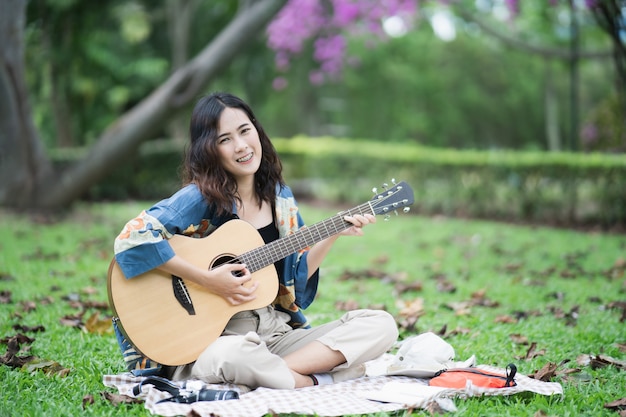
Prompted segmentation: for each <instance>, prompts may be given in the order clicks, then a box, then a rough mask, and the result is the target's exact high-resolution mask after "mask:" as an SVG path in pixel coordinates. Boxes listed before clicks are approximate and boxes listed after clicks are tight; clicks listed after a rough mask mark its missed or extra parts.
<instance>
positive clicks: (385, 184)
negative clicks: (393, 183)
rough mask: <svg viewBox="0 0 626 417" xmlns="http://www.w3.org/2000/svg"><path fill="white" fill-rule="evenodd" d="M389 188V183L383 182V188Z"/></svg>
mask: <svg viewBox="0 0 626 417" xmlns="http://www.w3.org/2000/svg"><path fill="white" fill-rule="evenodd" d="M387 188H389V184H387V183H386V182H384V183H383V189H385V190H386V189H387Z"/></svg>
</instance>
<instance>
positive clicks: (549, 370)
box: [528, 362, 557, 382]
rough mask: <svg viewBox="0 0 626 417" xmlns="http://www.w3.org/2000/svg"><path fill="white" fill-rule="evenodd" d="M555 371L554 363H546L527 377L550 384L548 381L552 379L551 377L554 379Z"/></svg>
mask: <svg viewBox="0 0 626 417" xmlns="http://www.w3.org/2000/svg"><path fill="white" fill-rule="evenodd" d="M556 369H557V365H556V363H552V362H548V363H547V364H545V365H544V367H543V368H541V369H540V370H538V371H536V372H535V373H534V374H530V375H528V376H529V377H531V378H534V379H537V380H539V381H544V382H550V380H551V379H552V377H554V375H555V373H556Z"/></svg>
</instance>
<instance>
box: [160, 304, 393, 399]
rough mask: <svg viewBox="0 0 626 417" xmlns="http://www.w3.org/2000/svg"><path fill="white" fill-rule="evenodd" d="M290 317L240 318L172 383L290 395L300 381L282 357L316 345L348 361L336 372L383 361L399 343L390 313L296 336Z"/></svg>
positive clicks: (267, 312)
mask: <svg viewBox="0 0 626 417" xmlns="http://www.w3.org/2000/svg"><path fill="white" fill-rule="evenodd" d="M287 317H288V316H287V315H286V314H284V313H281V312H278V311H276V310H274V309H273V308H272V307H267V308H263V309H259V310H254V311H245V312H241V313H237V314H236V315H235V316H233V318H232V319H231V320H230V321H229V323H228V325H227V327H226V329H225V330H224V333H223V334H222V336H220V337H219V338H218V339H217V340H216V341H215V342H213V343H212V344H211V345H209V346H208V347H207V348H206V349H205V350H204V352H202V354H201V355H200V357H199V358H198V360H197V361H196V362H194V363H192V364H189V365H186V366H180V367H178V368H176V370H175V372H174V373H173V375H172V376H171V378H172V379H174V380H182V379H187V378H189V377H192V378H196V379H200V380H202V381H204V382H207V383H214V384H215V383H234V384H242V385H246V386H248V387H250V388H252V389H254V388H257V387H267V388H279V389H291V388H294V387H295V381H294V378H293V376H292V374H291V371H290V370H289V368H288V367H287V364H286V362H285V361H284V360H283V359H282V357H283V356H285V355H287V354H289V353H291V352H294V351H296V350H298V349H299V348H301V347H303V346H305V345H307V344H308V343H311V342H312V341H318V342H321V343H323V344H324V345H326V346H328V347H329V348H331V349H333V350H337V351H339V352H341V353H342V354H343V355H344V356H345V358H346V362H345V363H344V364H342V365H339V366H337V367H336V368H335V369H333V371H337V370H340V369H346V368H350V367H353V366H357V365H360V364H362V363H364V362H366V361H369V360H371V359H375V358H377V357H379V356H380V355H382V354H383V353H385V352H386V351H387V350H388V349H389V348H390V347H391V346H392V345H393V343H394V342H395V341H396V339H397V338H398V330H397V327H396V323H395V320H394V318H393V316H391V315H390V314H389V313H387V312H385V311H378V310H355V311H350V312H348V313H346V314H344V315H343V316H342V317H341V318H340V319H339V320H335V321H332V322H330V323H327V324H323V325H321V326H317V327H314V328H311V329H295V330H294V329H292V328H291V327H290V326H289V325H288V324H287V323H286V320H287Z"/></svg>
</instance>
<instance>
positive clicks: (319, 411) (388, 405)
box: [103, 365, 563, 417]
mask: <svg viewBox="0 0 626 417" xmlns="http://www.w3.org/2000/svg"><path fill="white" fill-rule="evenodd" d="M478 368H480V369H484V370H487V371H491V372H503V371H504V370H503V369H499V368H494V367H491V366H486V365H480V366H478ZM142 379H143V378H141V377H135V376H133V375H131V374H122V375H105V376H104V378H103V383H104V385H106V386H107V387H111V388H116V389H117V390H118V392H119V393H120V394H124V395H128V396H134V395H133V387H134V386H135V385H137V384H139V383H140V382H141V381H142ZM515 380H516V382H517V386H515V387H511V388H472V387H466V389H450V390H445V391H442V392H440V393H438V394H437V395H436V398H435V397H432V398H423V397H417V396H415V397H413V398H412V397H411V392H412V391H415V392H422V389H423V388H426V387H427V386H428V380H427V379H417V378H411V377H404V376H376V377H363V378H359V379H355V380H352V381H345V382H342V383H339V384H332V385H320V386H315V387H309V388H301V389H296V390H276V389H268V388H258V389H256V390H254V391H249V390H248V389H246V388H245V387H241V386H235V385H227V384H223V385H211V386H210V388H214V389H232V390H235V391H238V392H239V394H240V398H239V399H238V400H229V401H210V402H197V403H192V404H176V403H161V404H157V402H158V401H159V400H161V399H164V398H167V397H169V394H167V393H166V392H163V391H159V390H157V389H155V388H153V387H152V386H150V385H148V387H149V388H148V389H145V390H144V392H142V393H141V394H139V398H142V399H143V400H144V401H145V407H146V408H147V409H148V410H149V411H150V412H151V413H152V414H154V415H160V416H178V415H191V414H192V412H195V413H196V415H198V416H202V417H210V416H217V415H218V416H220V417H262V416H264V415H266V414H290V413H293V414H309V415H317V416H342V415H354V414H357V415H358V414H375V413H379V412H391V411H397V410H403V409H407V408H410V407H411V408H426V407H427V406H428V404H430V403H431V402H432V401H437V402H439V401H440V400H442V399H448V400H449V399H451V398H469V397H472V396H481V395H513V394H517V393H521V392H534V393H537V394H541V395H556V394H560V395H562V394H563V388H562V387H561V385H560V384H558V383H554V382H542V381H538V380H535V379H532V378H529V377H527V376H525V375H521V374H519V373H518V374H517V376H516V378H515ZM399 384H401V387H402V389H401V391H402V393H403V396H402V399H400V400H397V401H398V402H392V401H389V402H384V401H380V400H379V401H373V400H370V399H369V398H377V397H380V396H381V395H380V394H381V393H384V392H385V391H386V390H387V391H388V390H390V389H393V391H394V393H396V392H397V391H398V389H397V387H398V386H399ZM390 398H391V396H390Z"/></svg>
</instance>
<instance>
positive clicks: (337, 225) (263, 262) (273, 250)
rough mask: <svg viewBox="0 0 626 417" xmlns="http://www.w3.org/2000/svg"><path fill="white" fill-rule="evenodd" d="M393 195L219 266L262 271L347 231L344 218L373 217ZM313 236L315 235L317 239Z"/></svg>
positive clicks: (243, 254)
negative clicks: (322, 230)
mask: <svg viewBox="0 0 626 417" xmlns="http://www.w3.org/2000/svg"><path fill="white" fill-rule="evenodd" d="M393 194H395V192H393V193H392V192H389V194H388V195H387V196H381V197H380V198H377V199H373V200H370V201H368V202H366V203H363V204H361V205H359V206H356V207H354V208H352V209H350V210H346V211H343V212H340V213H338V214H337V215H335V216H333V217H330V218H329V219H326V220H323V221H321V222H319V223H315V224H313V225H311V226H308V227H303V228H301V229H299V230H298V231H297V232H295V233H293V234H291V235H288V236H285V237H284V238H282V239H279V240H275V241H273V242H270V243H268V244H266V245H264V246H261V247H259V248H255V249H252V250H250V251H248V252H245V253H242V254H240V255H238V256H235V257H233V259H230V260H228V261H226V262H224V263H222V264H220V265H224V264H240V263H245V264H246V267H247V268H248V270H250V272H255V271H258V270H259V269H262V268H264V267H266V266H268V265H271V264H273V263H274V262H276V261H278V260H280V259H283V258H285V257H287V256H288V255H289V254H290V253H293V252H294V251H295V250H300V249H302V248H306V247H308V246H311V245H312V244H314V243H315V242H319V241H321V240H324V239H325V238H327V237H330V236H332V235H333V234H335V233H339V232H341V231H342V230H345V229H347V228H348V227H350V226H349V225H350V223H349V222H346V221H345V220H344V219H343V218H344V216H347V215H348V216H352V215H353V214H365V213H368V212H369V213H371V214H374V215H376V214H379V213H377V212H376V210H375V208H376V207H377V206H379V205H380V204H381V203H383V202H384V201H385V200H387V199H388V198H389V197H391V196H392V195H393ZM328 225H330V226H332V227H333V230H334V233H331V232H329V230H328ZM322 226H323V227H324V228H325V230H326V234H325V235H323V234H322V233H321V228H322ZM306 234H308V240H307V238H306ZM314 234H317V237H316V236H315V235H314ZM301 235H302V236H303V241H302V242H301V241H300V236H301ZM294 241H295V242H294ZM297 248H300V249H297ZM267 252H270V255H273V256H266V255H264V253H267Z"/></svg>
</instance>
